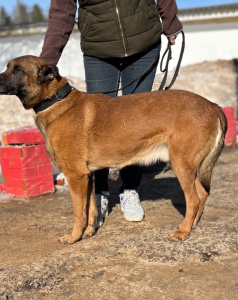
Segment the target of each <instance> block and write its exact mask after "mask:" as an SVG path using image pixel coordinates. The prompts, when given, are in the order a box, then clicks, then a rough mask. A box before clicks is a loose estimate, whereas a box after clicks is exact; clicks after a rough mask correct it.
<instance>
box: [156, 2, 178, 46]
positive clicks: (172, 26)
mask: <svg viewBox="0 0 238 300" xmlns="http://www.w3.org/2000/svg"><path fill="white" fill-rule="evenodd" d="M157 6H158V11H159V14H160V17H161V19H162V24H163V33H164V34H165V35H166V36H167V37H168V38H169V40H170V42H171V44H174V43H175V39H176V37H177V35H178V34H179V32H180V31H181V30H182V29H183V26H182V24H181V22H180V21H179V19H178V18H177V13H178V8H177V4H176V1H175V0H157Z"/></svg>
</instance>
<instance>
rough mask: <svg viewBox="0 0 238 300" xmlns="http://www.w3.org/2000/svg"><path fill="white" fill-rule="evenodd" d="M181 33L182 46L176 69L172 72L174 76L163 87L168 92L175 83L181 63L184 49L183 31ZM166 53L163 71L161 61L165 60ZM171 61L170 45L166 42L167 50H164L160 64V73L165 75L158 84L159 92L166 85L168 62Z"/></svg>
mask: <svg viewBox="0 0 238 300" xmlns="http://www.w3.org/2000/svg"><path fill="white" fill-rule="evenodd" d="M181 33H182V46H181V51H180V55H179V59H178V63H177V66H176V69H175V72H174V76H173V78H172V80H171V82H170V84H169V85H168V86H166V87H165V90H169V89H170V88H171V86H172V85H173V84H174V82H175V80H176V78H177V76H178V73H179V69H180V65H181V62H182V59H183V53H184V49H185V35H184V32H183V31H181ZM167 52H168V55H167V60H166V64H165V68H164V69H163V61H164V58H165V56H166V54H167ZM171 59H172V50H171V43H170V41H169V40H168V45H167V48H166V50H165V52H164V54H163V56H162V59H161V63H160V72H162V73H165V74H164V77H163V80H162V82H161V84H160V87H159V90H163V88H164V86H165V83H166V80H167V77H168V71H169V61H170V60H171Z"/></svg>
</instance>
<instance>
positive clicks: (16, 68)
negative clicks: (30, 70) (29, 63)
mask: <svg viewBox="0 0 238 300" xmlns="http://www.w3.org/2000/svg"><path fill="white" fill-rule="evenodd" d="M13 72H14V73H15V74H17V73H20V72H22V68H21V67H20V66H15V67H14V69H13Z"/></svg>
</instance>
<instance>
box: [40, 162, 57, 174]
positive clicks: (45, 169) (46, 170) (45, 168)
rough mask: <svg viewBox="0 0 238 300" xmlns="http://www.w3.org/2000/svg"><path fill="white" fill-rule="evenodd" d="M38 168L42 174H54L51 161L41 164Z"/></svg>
mask: <svg viewBox="0 0 238 300" xmlns="http://www.w3.org/2000/svg"><path fill="white" fill-rule="evenodd" d="M37 168H38V172H39V174H41V175H47V174H53V170H52V164H51V163H49V164H45V165H40V166H38V167H37Z"/></svg>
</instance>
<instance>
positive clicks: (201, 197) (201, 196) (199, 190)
mask: <svg viewBox="0 0 238 300" xmlns="http://www.w3.org/2000/svg"><path fill="white" fill-rule="evenodd" d="M195 185H196V189H197V193H198V198H199V208H198V211H197V215H196V217H195V219H194V221H193V228H195V227H196V225H197V223H198V221H199V220H200V218H201V215H202V213H203V209H204V205H205V202H206V200H207V197H208V193H207V192H206V190H205V189H204V187H203V186H202V184H201V182H200V180H199V179H198V178H196V181H195Z"/></svg>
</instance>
